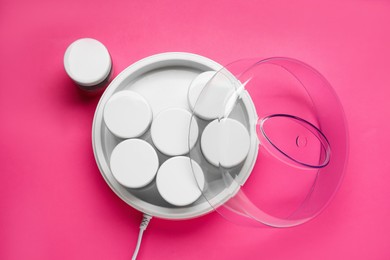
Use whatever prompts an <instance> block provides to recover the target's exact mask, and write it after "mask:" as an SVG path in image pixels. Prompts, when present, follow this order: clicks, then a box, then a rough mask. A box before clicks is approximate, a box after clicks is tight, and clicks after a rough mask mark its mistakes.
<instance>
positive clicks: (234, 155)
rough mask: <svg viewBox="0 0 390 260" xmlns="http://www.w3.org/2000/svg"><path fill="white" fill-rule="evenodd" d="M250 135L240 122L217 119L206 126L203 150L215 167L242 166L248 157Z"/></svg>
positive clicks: (202, 143)
mask: <svg viewBox="0 0 390 260" xmlns="http://www.w3.org/2000/svg"><path fill="white" fill-rule="evenodd" d="M249 147H250V140H249V133H248V131H247V129H246V128H245V126H244V125H243V124H241V123H240V122H239V121H237V120H234V119H231V118H225V119H222V120H218V119H215V120H214V121H212V122H211V123H210V124H208V125H207V126H206V128H205V129H204V131H203V134H202V137H201V149H202V152H203V155H204V156H205V157H206V159H207V160H208V161H209V162H210V163H211V164H213V165H215V166H217V167H219V166H220V165H221V166H222V167H226V168H231V167H233V166H236V165H238V164H240V163H241V162H242V161H244V159H245V158H246V156H247V155H248V152H249Z"/></svg>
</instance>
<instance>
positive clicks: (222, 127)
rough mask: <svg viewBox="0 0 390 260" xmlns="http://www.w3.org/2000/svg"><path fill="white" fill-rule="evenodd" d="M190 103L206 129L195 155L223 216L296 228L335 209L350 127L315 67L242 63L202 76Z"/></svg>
mask: <svg viewBox="0 0 390 260" xmlns="http://www.w3.org/2000/svg"><path fill="white" fill-rule="evenodd" d="M188 99H189V103H190V106H191V109H192V120H191V124H192V123H194V121H196V122H197V124H198V126H199V130H200V131H199V141H198V144H197V145H196V146H195V148H194V149H192V150H191V151H190V154H189V156H190V157H191V158H192V159H193V160H194V161H196V162H197V163H198V164H199V165H200V166H201V168H202V170H203V172H204V176H205V179H206V184H205V185H203V184H204V182H203V180H199V188H200V189H201V190H202V194H203V197H204V198H205V199H206V200H207V201H208V202H209V203H210V205H211V206H212V207H213V208H214V209H215V210H216V211H217V212H219V213H220V214H221V215H222V216H223V217H225V218H226V219H228V220H231V221H233V222H236V223H244V224H249V225H259V224H263V225H268V226H273V227H288V226H294V225H298V224H301V223H304V222H306V221H308V220H310V219H312V218H313V217H314V216H316V215H317V214H318V213H319V212H321V210H322V209H323V208H324V207H325V206H326V205H327V204H328V203H329V201H330V200H331V198H332V197H333V195H334V194H335V192H336V191H337V189H338V187H339V184H340V182H341V180H342V177H343V173H344V168H345V165H346V159H347V153H348V137H347V126H346V122H345V119H344V113H343V109H342V107H341V105H340V102H339V100H338V98H337V96H336V94H335V92H334V91H333V89H332V88H331V86H330V85H329V83H328V82H327V81H326V80H325V79H324V78H323V77H322V76H321V75H320V74H319V73H318V72H317V71H315V70H314V69H313V68H311V67H310V66H308V65H306V64H304V63H302V62H300V61H297V60H293V59H289V58H270V59H265V60H260V61H259V60H255V59H245V60H239V61H236V62H233V63H231V64H229V65H228V66H226V67H224V68H223V69H221V70H220V71H217V72H205V73H202V74H200V75H199V76H198V77H197V78H195V79H194V80H193V81H192V83H191V86H190V88H189V92H188ZM189 129H192V128H191V127H190V128H189ZM190 136H192V135H191V133H190V134H189V142H190V141H191V140H190ZM194 178H195V179H196V178H197V177H196V175H194ZM201 184H202V185H201Z"/></svg>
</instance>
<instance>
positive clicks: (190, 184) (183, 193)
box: [156, 156, 205, 206]
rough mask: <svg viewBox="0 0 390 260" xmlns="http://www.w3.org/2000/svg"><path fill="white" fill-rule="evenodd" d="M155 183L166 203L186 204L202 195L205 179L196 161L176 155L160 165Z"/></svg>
mask: <svg viewBox="0 0 390 260" xmlns="http://www.w3.org/2000/svg"><path fill="white" fill-rule="evenodd" d="M156 183H157V189H158V191H159V193H160V194H161V196H162V197H163V198H164V199H165V200H166V201H167V202H168V203H170V204H172V205H175V206H187V205H189V204H191V203H194V202H195V201H196V200H197V199H198V198H199V197H200V195H202V191H203V189H204V183H205V180H204V175H203V171H202V168H201V167H200V166H199V164H198V163H196V162H195V161H194V160H191V159H190V158H188V157H185V156H178V157H173V158H170V159H168V160H167V161H165V162H164V163H163V164H162V165H161V167H160V169H159V170H158V173H157V177H156Z"/></svg>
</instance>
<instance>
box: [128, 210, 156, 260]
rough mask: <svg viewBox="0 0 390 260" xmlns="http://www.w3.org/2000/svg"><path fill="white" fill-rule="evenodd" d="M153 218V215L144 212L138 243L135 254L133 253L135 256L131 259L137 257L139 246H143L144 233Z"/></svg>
mask: <svg viewBox="0 0 390 260" xmlns="http://www.w3.org/2000/svg"><path fill="white" fill-rule="evenodd" d="M151 219H152V216H150V215H147V214H144V215H143V217H142V221H141V225H140V226H139V235H138V241H137V245H136V247H135V250H134V254H133V257H132V258H131V260H136V259H137V255H138V251H139V248H140V247H141V241H142V235H143V234H144V231H145V230H146V228H147V227H148V225H149V222H150V220H151Z"/></svg>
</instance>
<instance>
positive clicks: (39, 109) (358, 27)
mask: <svg viewBox="0 0 390 260" xmlns="http://www.w3.org/2000/svg"><path fill="white" fill-rule="evenodd" d="M389 13H390V2H388V1H384V0H382V1H380V0H375V1H318V2H314V1H269V2H265V1H250V2H249V1H240V2H239V1H230V2H227V1H220V0H218V1H114V2H110V1H101V0H94V1H92V0H88V1H75V0H68V1H25V2H22V1H10V0H2V1H1V2H0V39H1V41H0V58H1V61H0V62H1V63H0V64H1V70H0V76H1V77H0V78H1V79H2V84H1V87H0V119H1V122H2V124H1V127H0V136H1V137H0V147H1V150H0V151H1V152H0V163H1V173H0V182H1V184H2V187H1V189H0V208H1V213H0V259H95V260H97V259H130V256H131V254H132V250H133V246H134V245H135V242H136V238H137V233H138V225H139V222H140V219H141V214H140V213H138V212H136V211H135V210H133V209H132V208H131V207H129V206H127V205H126V204H125V203H124V202H122V201H121V200H120V199H119V198H117V197H116V196H115V195H114V194H113V193H112V192H111V190H110V189H109V187H108V186H107V185H106V183H105V182H104V180H103V178H102V177H101V176H100V173H99V171H98V169H97V167H96V164H95V161H94V157H93V154H92V148H91V136H90V135H91V126H92V118H93V113H94V109H95V107H96V104H97V102H98V97H95V98H91V97H85V96H82V95H80V93H79V92H78V91H77V89H76V88H75V87H74V86H73V84H72V82H71V81H70V80H69V79H68V78H67V76H66V75H65V72H64V69H63V64H62V58H63V54H64V51H65V49H66V47H67V46H68V45H69V44H70V43H71V42H72V41H74V40H75V39H77V38H80V37H93V38H96V39H98V40H100V41H102V42H103V43H104V44H105V45H106V46H107V48H108V49H109V51H110V52H111V55H112V57H113V62H114V64H115V74H117V73H118V72H120V71H121V70H122V69H124V68H125V67H127V66H128V65H130V64H131V63H133V62H135V61H137V60H138V59H140V58H143V57H146V56H149V55H151V54H155V53H159V52H166V51H188V52H193V53H198V54H201V55H204V56H207V57H210V58H212V59H214V60H216V61H218V62H220V63H223V64H224V63H227V62H230V61H233V60H236V59H238V58H242V57H253V56H259V57H270V56H289V57H294V58H296V59H299V60H302V61H305V62H306V63H308V64H310V65H312V66H313V67H315V68H316V69H318V70H319V71H320V72H322V73H323V75H324V76H325V77H326V78H327V79H328V80H329V81H330V82H331V84H332V85H333V87H334V88H335V91H336V92H337V93H338V95H339V97H340V100H341V102H342V104H343V106H344V109H345V112H346V117H347V120H348V123H349V128H350V129H349V130H350V160H349V167H348V170H347V173H346V177H345V179H344V183H343V185H342V187H341V189H340V191H339V193H338V194H337V196H336V197H335V199H334V201H333V203H331V205H330V206H329V207H328V208H327V209H326V210H325V211H324V212H323V213H322V214H321V215H320V216H319V217H317V218H316V219H314V220H312V221H311V222H309V223H307V224H304V225H302V226H299V227H295V228H290V229H266V228H264V229H252V228H246V227H240V226H236V225H234V224H231V223H229V222H227V221H225V220H223V219H222V218H221V217H220V216H218V214H215V213H213V214H210V215H208V216H205V217H202V218H199V219H195V220H189V221H181V222H170V221H166V220H159V219H154V220H153V221H152V222H151V224H150V226H149V229H148V231H147V233H145V237H144V241H143V245H142V249H141V252H140V255H139V257H140V259H239V258H241V259H300V260H304V259H390V249H389V247H388V245H389V242H390V221H389V217H390V203H389V200H390V188H389V181H390V174H389V171H390V160H389V159H388V158H387V153H386V152H387V150H386V148H387V145H389V143H390V140H389V137H388V133H389V131H390V123H389V121H388V120H387V119H388V118H389V116H390V109H389V104H388V100H387V99H388V97H389V95H390V88H389V85H390V78H389V65H388V60H389V59H390V27H389V24H390V15H389Z"/></svg>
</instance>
